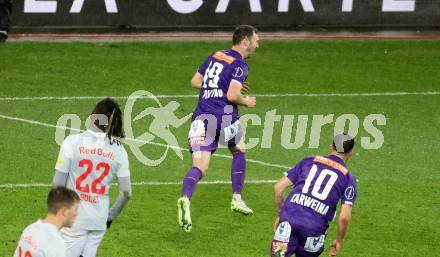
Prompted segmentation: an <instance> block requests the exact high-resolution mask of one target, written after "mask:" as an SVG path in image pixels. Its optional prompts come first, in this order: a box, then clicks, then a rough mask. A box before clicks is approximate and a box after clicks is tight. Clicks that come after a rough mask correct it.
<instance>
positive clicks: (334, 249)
mask: <svg viewBox="0 0 440 257" xmlns="http://www.w3.org/2000/svg"><path fill="white" fill-rule="evenodd" d="M340 249H341V243H339V242H338V241H336V240H335V241H333V244H332V246H331V248H330V251H329V253H328V256H336V255H338V252H339V250H340Z"/></svg>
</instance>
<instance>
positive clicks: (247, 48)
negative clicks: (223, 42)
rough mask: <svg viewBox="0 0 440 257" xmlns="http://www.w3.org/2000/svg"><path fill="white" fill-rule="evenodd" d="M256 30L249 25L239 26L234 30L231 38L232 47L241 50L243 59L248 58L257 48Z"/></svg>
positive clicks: (257, 37)
mask: <svg viewBox="0 0 440 257" xmlns="http://www.w3.org/2000/svg"><path fill="white" fill-rule="evenodd" d="M259 40H260V37H259V36H258V30H257V29H256V28H255V27H253V26H250V25H240V26H238V27H236V28H235V30H234V35H233V36H232V45H233V46H234V47H240V48H241V49H242V50H243V54H244V56H243V58H248V57H249V56H250V55H252V54H253V53H254V52H255V49H257V48H258V47H259V43H258V41H259Z"/></svg>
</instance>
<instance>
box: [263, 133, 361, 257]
mask: <svg viewBox="0 0 440 257" xmlns="http://www.w3.org/2000/svg"><path fill="white" fill-rule="evenodd" d="M353 146H354V139H353V138H352V137H350V136H349V135H347V134H339V135H337V136H336V137H335V138H334V139H333V144H331V145H330V146H329V148H330V151H331V155H329V156H314V157H309V158H305V159H303V160H302V161H301V162H299V163H298V164H297V165H296V166H295V167H294V168H292V169H291V170H289V171H288V172H287V173H286V176H285V177H283V178H282V179H280V180H279V181H278V182H277V183H276V184H275V188H274V190H275V204H276V208H277V214H278V216H277V218H276V220H275V230H276V231H275V236H274V239H273V241H272V249H271V256H276V257H280V256H292V255H293V254H295V255H296V256H297V257H317V256H319V255H320V254H321V253H322V251H323V250H324V240H325V236H326V233H327V228H328V226H329V224H328V223H329V222H330V221H332V220H334V219H335V217H336V205H337V204H338V202H339V200H341V204H342V205H341V210H340V214H339V221H338V232H337V236H336V240H335V241H334V242H333V244H332V248H331V250H330V252H329V256H336V254H337V253H338V252H339V250H340V248H341V245H342V242H343V240H344V237H345V233H346V232H347V229H348V224H349V223H350V220H351V208H352V205H353V203H354V202H355V200H356V179H355V177H354V176H353V175H352V174H351V172H350V171H349V170H348V169H347V167H346V164H345V163H346V161H347V160H348V159H349V158H350V157H351V156H352V154H353ZM291 185H293V186H294V187H293V190H292V191H291V192H290V194H289V196H288V197H287V199H286V201H285V202H284V205H283V192H284V190H285V189H286V188H287V187H289V186H291Z"/></svg>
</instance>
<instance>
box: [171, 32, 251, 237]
mask: <svg viewBox="0 0 440 257" xmlns="http://www.w3.org/2000/svg"><path fill="white" fill-rule="evenodd" d="M232 41H233V46H232V49H229V50H220V51H217V52H214V53H213V54H211V55H210V56H209V57H208V58H207V59H206V60H205V61H204V63H203V64H202V65H201V66H200V67H199V69H198V71H197V72H196V73H195V74H194V76H193V78H192V79H191V86H192V87H194V88H197V89H200V95H199V102H198V105H197V108H196V110H195V111H194V114H193V117H192V124H191V128H190V131H189V135H188V137H189V144H190V151H191V153H192V162H193V163H192V167H191V169H190V170H189V171H188V173H187V174H186V175H185V177H184V178H183V185H182V197H181V198H179V199H178V201H177V206H178V218H179V224H180V226H181V227H182V228H183V230H184V231H186V232H190V231H191V228H192V222H191V215H190V200H191V196H192V194H193V192H194V190H195V187H196V185H197V182H198V181H199V180H200V179H202V177H203V176H206V174H207V172H208V167H209V162H210V160H211V155H212V154H213V153H214V152H215V151H216V150H217V146H218V142H219V141H220V143H221V144H224V145H227V146H228V148H229V150H230V151H231V153H232V156H233V159H232V169H231V180H232V193H233V196H232V202H231V209H232V210H233V211H237V212H241V213H243V214H246V215H247V214H251V213H252V212H253V211H252V210H251V209H250V208H249V207H248V206H247V205H246V203H245V202H244V201H243V200H242V199H241V193H242V190H243V185H244V179H245V174H246V155H245V145H244V143H243V140H242V131H241V126H240V122H239V118H240V117H239V115H238V105H241V106H246V107H250V108H252V107H254V106H255V105H256V99H255V97H249V96H244V95H243V94H242V92H243V93H245V92H247V89H248V86H247V83H246V78H247V76H248V66H247V64H246V63H245V61H244V60H245V59H246V58H249V57H250V56H251V55H252V54H253V53H254V52H255V49H256V48H258V46H259V45H258V41H259V36H258V31H257V30H256V29H255V28H254V27H252V26H248V25H241V26H238V27H237V28H236V29H235V31H234V34H233V39H232Z"/></svg>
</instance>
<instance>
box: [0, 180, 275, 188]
mask: <svg viewBox="0 0 440 257" xmlns="http://www.w3.org/2000/svg"><path fill="white" fill-rule="evenodd" d="M275 182H277V180H246V181H245V183H246V184H273V183H275ZM131 184H132V185H133V186H178V185H182V182H181V181H177V182H175V181H170V182H166V181H140V182H132V183H131ZM197 184H198V185H230V184H231V181H222V180H215V181H200V182H199V183H197ZM51 186H52V184H45V183H29V184H21V183H19V184H3V185H0V188H1V189H5V188H7V189H17V188H39V187H47V188H49V187H51Z"/></svg>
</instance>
